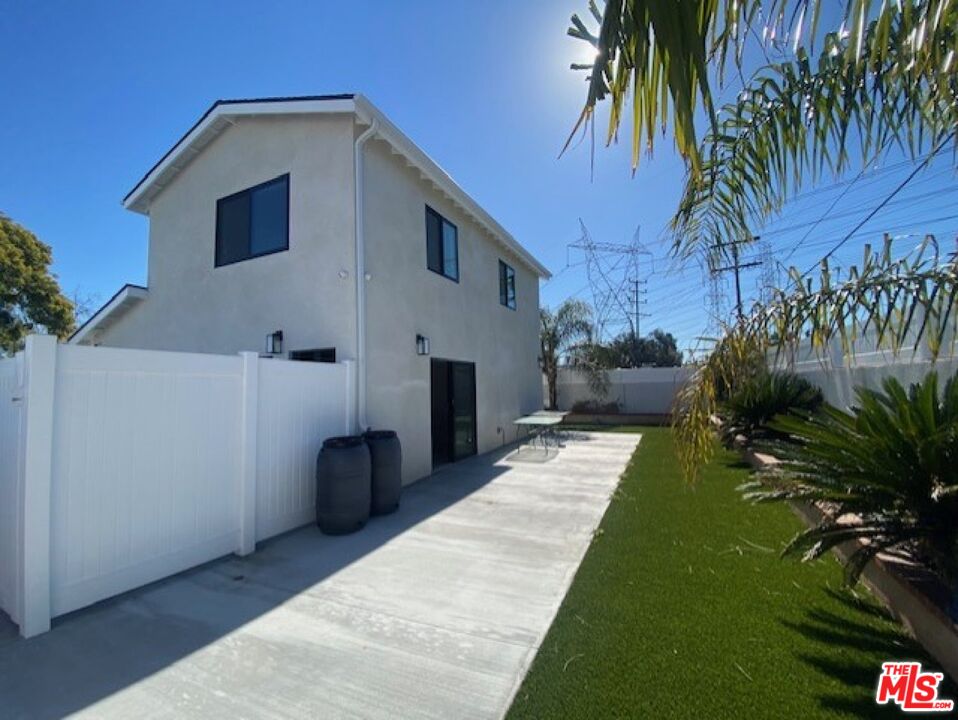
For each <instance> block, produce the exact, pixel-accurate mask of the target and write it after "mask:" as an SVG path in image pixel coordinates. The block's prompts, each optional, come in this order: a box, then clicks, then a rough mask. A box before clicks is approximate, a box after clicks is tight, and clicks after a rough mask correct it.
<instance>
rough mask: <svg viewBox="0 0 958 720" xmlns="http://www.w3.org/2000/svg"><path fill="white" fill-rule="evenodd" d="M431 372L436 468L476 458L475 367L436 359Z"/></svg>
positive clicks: (470, 364) (433, 443)
mask: <svg viewBox="0 0 958 720" xmlns="http://www.w3.org/2000/svg"><path fill="white" fill-rule="evenodd" d="M430 370H431V385H432V461H433V465H440V464H442V463H446V462H452V461H454V460H461V459H462V458H464V457H468V456H469V455H475V454H476V366H475V364H473V363H467V362H453V361H451V360H433V361H432V363H431V368H430Z"/></svg>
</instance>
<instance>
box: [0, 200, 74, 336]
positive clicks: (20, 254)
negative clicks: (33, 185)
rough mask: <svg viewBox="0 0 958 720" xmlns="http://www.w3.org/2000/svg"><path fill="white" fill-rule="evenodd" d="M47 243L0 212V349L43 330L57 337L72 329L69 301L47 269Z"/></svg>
mask: <svg viewBox="0 0 958 720" xmlns="http://www.w3.org/2000/svg"><path fill="white" fill-rule="evenodd" d="M51 262H53V254H52V252H51V250H50V246H49V245H45V244H44V243H42V242H40V241H39V240H38V239H37V237H36V236H35V235H34V234H33V233H31V232H30V231H29V230H27V229H26V228H24V227H23V226H22V225H18V224H17V223H15V222H14V221H13V220H11V219H10V218H8V217H6V216H5V215H3V214H0V350H2V351H3V352H5V353H14V352H16V351H17V350H19V349H20V348H22V347H23V340H24V338H25V337H26V336H27V335H28V334H29V333H30V332H34V331H37V330H45V331H46V332H48V333H51V334H53V335H56V336H57V337H59V338H61V339H62V338H66V337H68V336H69V335H70V333H71V332H73V329H74V318H73V304H72V303H71V302H70V301H69V300H68V299H67V298H66V297H65V296H64V295H63V293H62V292H61V291H60V285H59V284H58V283H57V279H56V276H55V275H53V274H52V273H51V272H50V263H51Z"/></svg>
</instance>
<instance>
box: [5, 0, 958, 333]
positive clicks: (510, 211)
mask: <svg viewBox="0 0 958 720" xmlns="http://www.w3.org/2000/svg"><path fill="white" fill-rule="evenodd" d="M585 7H586V2H585V1H584V0H571V1H568V2H564V1H562V0H560V1H558V2H556V1H555V0H551V1H550V0H522V2H506V1H498V0H497V1H493V0H484V1H483V2H453V3H450V2H432V1H426V0H409V1H408V2H402V3H398V2H349V3H343V2H318V1H317V2H306V3H295V2H285V1H279V2H269V3H264V2H241V1H231V2H219V1H216V2H212V1H200V2H172V1H164V2H160V3H149V4H147V3H106V2H84V3H76V2H54V3H48V2H27V1H22V2H21V1H19V0H13V1H12V2H11V0H7V2H6V3H4V10H3V13H2V14H0V38H2V42H0V97H3V102H4V111H3V112H2V113H0V157H2V158H3V169H2V172H0V211H2V212H4V213H6V214H7V215H9V216H10V217H12V218H14V219H15V220H17V221H18V222H20V223H22V224H24V225H25V226H27V227H28V228H30V229H31V230H32V231H34V232H35V233H36V234H37V235H38V236H39V237H40V238H41V239H43V240H44V241H45V242H47V243H48V244H50V245H52V246H53V250H54V256H55V270H56V272H57V273H58V274H59V277H60V280H61V284H62V285H63V287H64V289H65V290H66V291H67V292H68V293H70V292H73V291H74V290H75V289H77V288H79V289H81V290H82V291H83V292H84V293H87V294H90V293H92V294H95V295H97V296H98V297H99V299H100V300H101V301H102V300H106V299H107V298H109V296H110V295H111V294H112V293H113V292H114V291H115V290H116V289H118V288H119V287H120V286H121V285H122V284H123V283H124V282H144V280H145V277H146V244H147V228H148V223H147V219H146V218H145V217H142V216H139V215H136V214H133V213H130V212H128V211H126V210H124V209H123V208H122V207H121V205H120V199H121V198H122V197H123V195H124V194H125V193H126V192H127V191H128V190H129V189H130V188H131V187H132V186H133V185H134V184H135V182H136V181H137V180H138V179H139V178H140V177H141V176H142V174H143V173H144V172H145V171H146V170H147V169H148V168H149V167H150V166H151V165H152V164H153V163H154V162H155V161H156V160H157V159H158V158H159V157H160V156H161V155H162V154H163V153H164V152H165V151H166V150H167V149H168V148H169V147H170V146H171V145H172V144H173V143H174V142H175V141H176V140H177V139H178V138H179V136H180V135H181V134H182V133H183V132H184V131H185V130H186V129H188V128H189V127H190V126H191V125H192V123H193V122H195V121H196V119H197V118H198V117H199V116H200V115H201V114H202V113H203V112H204V111H205V110H206V108H207V107H208V106H209V105H210V104H211V103H212V102H213V101H215V100H216V99H218V98H235V97H258V96H269V95H296V94H317V93H336V92H361V93H363V94H365V95H366V96H367V97H369V98H370V100H372V102H374V103H375V104H376V105H377V106H379V107H380V109H382V110H383V111H384V112H385V113H386V114H387V115H388V116H389V117H390V118H391V119H392V120H393V121H394V122H395V123H396V124H397V125H399V127H401V128H402V129H403V130H404V131H405V132H406V133H407V134H408V135H409V136H410V137H411V138H412V139H413V140H414V141H416V142H417V143H418V144H419V145H420V146H421V147H422V148H423V149H424V150H425V151H426V152H427V153H429V154H430V155H431V156H432V157H433V158H434V159H435V160H436V161H437V162H438V163H439V164H440V165H442V166H443V167H444V168H445V169H446V170H447V171H448V172H449V173H450V174H451V175H452V176H453V177H454V178H455V179H456V180H457V181H458V182H459V183H460V184H461V185H462V186H463V187H464V188H465V189H466V190H467V192H469V193H470V194H471V195H473V197H475V198H476V200H477V201H479V202H480V204H482V205H483V206H484V207H485V208H486V209H487V210H488V211H489V212H490V213H491V214H492V215H493V216H494V217H496V218H497V219H498V220H499V221H500V222H501V223H502V224H503V225H504V226H505V227H506V228H508V229H509V230H510V231H511V232H512V233H513V235H515V236H516V237H517V238H518V239H519V240H520V241H521V242H522V243H523V244H524V245H526V246H527V247H528V248H529V249H530V250H531V251H532V252H533V253H534V254H535V255H536V256H537V257H538V258H539V259H541V260H542V261H543V262H544V263H545V264H546V265H547V266H548V267H550V268H551V269H552V270H553V272H555V273H556V274H557V277H556V279H555V280H553V281H552V282H550V283H548V284H546V285H544V286H543V290H542V301H543V303H544V304H549V305H554V304H556V303H558V302H560V301H561V300H562V299H563V298H565V297H567V296H569V295H573V294H575V295H577V296H579V297H582V298H584V299H587V300H588V299H590V293H589V283H588V278H587V277H586V275H585V268H584V267H583V266H581V265H575V263H576V262H577V260H581V255H579V256H576V254H575V253H572V254H571V255H570V254H569V253H568V252H567V248H566V245H567V244H568V243H569V242H573V241H575V240H576V239H578V236H579V225H578V219H579V218H580V217H581V218H582V219H583V220H584V221H585V223H586V225H587V226H588V228H589V230H590V232H591V233H592V235H593V237H594V238H595V239H596V240H601V241H605V242H617V243H624V242H628V241H629V240H630V239H631V237H632V234H633V232H634V230H635V228H636V226H638V225H640V224H641V226H642V239H643V241H644V242H645V243H646V244H648V245H649V246H650V247H651V248H652V249H653V250H654V252H656V254H657V255H659V256H660V257H662V256H664V248H663V247H662V246H661V245H659V244H657V243H656V238H657V237H658V236H659V234H660V231H661V229H662V227H663V226H664V224H665V223H666V221H667V220H668V218H669V217H670V214H671V211H672V210H674V208H675V206H676V202H677V199H678V196H679V192H680V188H681V182H682V177H683V168H682V165H681V163H680V162H679V161H678V159H677V158H676V157H675V156H674V154H673V153H672V150H671V140H670V139H668V138H666V139H664V141H663V142H662V143H660V145H659V147H658V148H657V150H656V155H655V157H654V159H652V160H645V161H643V165H642V166H641V168H640V170H639V172H638V173H637V174H636V175H635V177H633V176H632V174H631V173H630V170H629V165H628V149H627V147H626V146H625V145H624V144H623V145H621V146H617V147H613V148H611V149H608V150H607V149H603V148H600V149H598V150H597V152H596V156H595V175H594V179H592V180H590V170H589V150H588V143H587V142H586V143H583V144H582V145H580V146H579V147H577V148H575V149H574V150H572V151H571V152H569V153H567V154H566V155H565V156H563V157H562V158H561V159H560V158H558V157H557V156H558V153H559V150H560V149H561V147H562V145H563V143H564V141H565V139H566V137H567V135H568V133H569V131H570V129H571V127H572V125H573V124H574V121H575V119H576V117H577V115H578V112H579V110H580V108H581V104H582V101H583V99H584V92H585V84H584V80H583V77H582V75H581V74H579V73H574V72H572V71H570V70H569V67H568V66H569V63H570V62H573V61H582V59H583V48H582V47H580V45H581V43H578V42H576V41H575V40H572V39H571V38H568V37H566V35H565V31H566V28H567V27H568V19H569V16H570V15H571V13H572V12H576V11H578V12H583V11H584V10H585ZM894 175H895V173H894V172H892V171H889V172H886V173H884V175H882V176H877V177H876V178H875V181H874V182H873V183H872V184H871V185H870V186H869V187H868V188H867V189H868V193H869V194H867V195H863V199H862V200H861V201H860V202H859V201H856V200H855V194H854V193H853V194H851V195H850V197H847V198H843V203H842V204H843V206H844V205H848V206H849V207H850V208H851V209H852V210H853V211H854V209H855V207H856V206H857V205H858V204H861V206H862V207H864V203H867V202H870V201H872V200H873V199H874V198H876V197H879V196H880V193H881V192H883V191H884V190H885V189H886V188H887V187H889V183H891V182H892V180H893V179H894V177H893V176H894ZM940 182H947V188H946V189H947V192H950V193H953V192H954V177H953V175H948V176H947V178H946V179H945V180H940ZM929 183H930V184H928V185H927V186H926V187H924V192H925V193H926V194H925V195H923V196H922V197H924V198H925V200H924V202H926V203H927V209H928V217H945V216H948V215H949V214H950V213H948V212H946V210H947V208H946V205H947V204H948V203H951V204H953V203H954V201H955V200H958V197H956V196H954V195H953V194H952V195H945V194H943V193H944V192H945V190H942V188H943V187H945V186H943V185H941V184H936V183H935V182H932V180H929ZM930 188H931V189H932V192H929V189H930ZM919 189H920V188H919ZM919 189H916V193H917V192H918V190H919ZM935 190H937V192H935ZM836 192H838V190H836ZM856 192H858V190H857V189H856ZM903 199H907V198H903ZM915 202H916V203H917V202H919V201H917V200H916V201H915ZM827 203H828V195H827V193H826V194H822V193H819V195H817V196H814V197H813V198H812V199H809V200H808V201H807V202H806V203H805V204H806V205H807V206H808V207H803V206H802V203H801V202H799V203H797V204H796V206H795V207H794V208H790V209H789V212H788V213H787V214H786V216H784V217H783V218H782V220H781V221H779V227H780V228H784V230H783V231H781V232H778V233H777V234H775V233H772V234H771V235H769V237H770V238H773V237H774V238H775V242H774V247H773V248H772V251H773V252H774V253H775V254H776V255H777V256H778V257H783V256H784V255H787V253H788V248H789V243H790V242H794V241H796V240H797V238H800V237H801V236H802V235H803V234H804V231H803V230H802V228H801V227H799V228H795V227H792V226H795V225H800V224H801V223H802V222H803V219H806V220H807V219H808V218H811V220H814V219H816V217H817V216H816V215H815V213H816V211H817V208H820V207H822V206H823V205H826V204H827ZM919 207H924V206H916V205H915V204H912V203H909V204H907V206H904V207H899V208H898V210H899V212H901V211H910V212H906V215H907V218H906V219H905V222H906V224H907V222H911V221H912V220H914V219H915V211H916V210H917V209H918V208H919ZM936 213H937V214H936ZM879 219H880V218H879ZM893 219H894V220H896V221H897V219H898V218H895V217H891V218H889V221H890V220H893ZM840 220H841V221H842V222H844V220H843V219H842V218H838V219H833V218H829V220H828V222H826V223H823V224H822V225H820V226H818V227H817V228H816V236H815V238H813V243H808V244H814V242H817V243H818V244H823V243H827V242H828V241H829V240H830V238H831V236H830V235H829V233H831V234H832V235H835V234H837V233H840V232H841V230H842V227H844V226H841V227H840V222H839V221H840ZM854 221H855V218H854V217H851V216H849V217H848V220H847V223H852V222H854ZM847 223H846V224H847ZM886 224H888V223H886ZM833 226H834V227H833ZM877 227H878V226H876V228H877ZM916 227H917V226H916ZM935 227H936V228H939V229H938V231H939V232H942V233H945V232H949V231H950V230H951V229H952V228H958V221H956V220H954V219H948V220H942V221H940V222H939V223H938V224H937V225H935ZM867 229H868V228H866V230H867ZM771 230H774V225H773V227H772V228H770V232H771ZM875 232H876V233H878V232H879V231H878V230H877V229H876V230H875ZM902 232H903V234H907V233H906V232H905V231H902ZM819 235H821V236H822V238H823V239H821V240H819V239H818V237H819ZM807 240H808V239H806V242H807ZM903 242H908V239H907V238H904V239H903ZM823 247H824V245H823ZM860 247H861V243H860V242H858V241H857V240H856V242H853V243H850V244H849V247H848V248H847V250H848V251H849V252H851V251H852V250H853V249H854V253H855V254H858V253H860ZM949 249H950V248H949ZM815 252H818V250H817V249H816V248H815V247H812V248H811V249H809V248H807V247H805V248H802V250H801V252H800V253H798V254H796V255H795V256H794V257H792V258H790V262H795V261H796V260H797V261H802V260H805V259H809V258H811V259H812V260H814V257H813V255H814V253H815ZM568 260H571V261H572V263H573V266H572V267H566V265H567V261H568ZM666 266H667V263H666V262H664V260H661V259H660V260H658V261H657V262H656V265H655V269H656V272H655V273H654V274H649V275H646V277H647V279H648V280H649V284H648V285H647V288H648V291H649V294H648V296H647V299H648V301H649V302H648V304H647V305H646V306H645V307H644V308H643V309H644V310H645V311H646V312H648V313H649V314H650V317H648V318H643V328H649V329H651V328H652V327H657V326H658V327H663V328H665V329H667V330H673V331H674V332H676V333H677V334H678V335H679V336H680V338H681V340H682V344H683V345H686V344H689V343H691V342H693V340H694V337H695V336H696V335H698V334H699V333H700V332H701V330H702V329H703V327H704V325H705V322H706V320H705V305H706V302H705V298H706V295H707V291H706V287H705V284H704V283H703V281H702V278H701V275H700V273H699V271H698V270H697V269H690V270H688V271H686V272H683V273H679V274H666V273H664V272H663V270H664V269H665V268H666ZM753 275H754V277H747V278H746V281H745V286H746V289H747V292H752V290H753V289H754V285H755V281H756V279H757V278H758V275H757V274H755V273H753Z"/></svg>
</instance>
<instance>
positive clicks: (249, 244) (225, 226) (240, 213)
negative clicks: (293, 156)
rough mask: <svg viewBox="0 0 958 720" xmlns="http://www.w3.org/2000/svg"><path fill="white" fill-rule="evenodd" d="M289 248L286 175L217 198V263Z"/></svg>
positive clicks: (236, 260) (244, 258)
mask: <svg viewBox="0 0 958 720" xmlns="http://www.w3.org/2000/svg"><path fill="white" fill-rule="evenodd" d="M288 249H289V175H281V176H280V177H278V178H274V179H273V180H270V181H268V182H264V183H262V184H261V185H257V186H255V187H251V188H248V189H246V190H242V191H241V192H238V193H235V194H233V195H230V196H228V197H225V198H220V199H219V200H217V201H216V266H217V267H219V266H220V265H230V264H231V263H235V262H239V261H240V260H248V259H250V258H254V257H259V256H260V255H269V254H270V253H274V252H280V251H282V250H288Z"/></svg>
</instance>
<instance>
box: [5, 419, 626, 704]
mask: <svg viewBox="0 0 958 720" xmlns="http://www.w3.org/2000/svg"><path fill="white" fill-rule="evenodd" d="M638 442H639V436H637V435H624V434H622V435H618V434H611V433H576V434H575V435H574V436H573V437H572V438H570V439H569V440H568V441H567V443H566V446H565V447H564V448H562V449H561V450H560V451H559V453H558V455H557V456H556V457H554V458H551V459H549V460H548V462H542V463H535V462H526V461H523V460H522V459H521V458H519V459H517V458H513V457H510V454H509V453H510V452H511V450H509V451H506V450H503V451H500V452H497V453H491V454H488V455H484V456H480V457H476V458H472V459H470V460H467V461H464V462H461V463H457V464H455V465H451V466H448V467H445V468H443V469H441V470H440V471H439V472H437V473H435V474H434V475H433V476H431V477H430V478H428V479H426V480H423V481H421V482H419V483H416V484H415V485H413V486H411V487H409V488H407V490H406V492H405V494H404V496H403V503H402V507H401V508H400V510H399V512H397V513H395V514H393V515H390V516H387V517H384V518H374V519H373V520H372V521H370V523H369V525H368V526H367V527H366V528H365V529H364V530H363V531H362V532H360V533H357V534H354V535H349V536H343V537H327V536H324V535H322V534H320V533H319V531H318V530H317V529H315V528H313V527H309V528H302V529H300V530H297V531H295V532H293V533H291V534H289V535H286V536H283V537H280V538H277V539H275V540H272V541H269V542H267V543H263V544H261V546H260V548H259V550H258V551H257V552H256V553H255V554H254V555H251V556H249V557H247V558H235V557H232V558H226V559H223V560H219V561H216V562H214V563H211V564H209V565H206V566H204V567H202V568H198V569H195V570H192V571H190V572H187V573H183V574H181V575H178V576H176V577H173V578H169V579H167V580H164V581H161V582H158V583H155V584H153V585H151V586H148V587H145V588H141V589H139V590H136V591H134V592H131V593H128V594H126V595H123V596H121V597H119V598H115V599H113V600H111V601H107V602H104V603H101V604H99V605H96V606H94V607H92V608H88V609H86V610H82V611H79V612H77V613H74V614H72V615H70V616H67V617H65V618H62V619H61V620H59V621H57V622H56V623H55V624H54V628H53V630H52V631H51V632H49V633H47V634H45V635H41V636H38V637H35V638H32V639H30V640H21V639H19V638H17V637H16V636H15V635H14V634H13V633H11V632H10V630H9V627H7V628H4V627H3V626H2V624H0V714H2V716H3V717H4V718H41V719H45V718H59V717H64V716H72V715H75V716H77V717H89V718H130V717H136V718H138V719H146V718H183V717H186V718H224V719H225V718H231V719H232V718H319V717H321V718H443V719H445V718H499V717H501V716H502V715H503V714H504V713H505V711H506V710H507V709H508V707H509V703H510V701H511V698H512V695H513V693H514V692H515V690H516V689H517V688H518V685H519V683H520V682H521V680H522V677H523V676H524V674H525V671H526V669H527V668H528V666H529V664H530V662H531V661H532V658H533V657H534V655H535V652H536V650H537V649H538V647H539V645H540V643H541V642H542V640H543V638H544V636H545V633H546V631H547V630H548V628H549V625H550V623H551V622H552V619H553V617H554V616H555V613H556V611H557V610H558V607H559V604H560V603H561V601H562V598H563V597H564V595H565V592H566V590H567V589H568V586H569V584H570V583H571V580H572V577H573V576H574V574H575V571H576V569H577V568H578V566H579V563H580V561H581V559H582V556H583V555H584V553H585V551H586V549H587V548H588V545H589V542H590V540H591V537H592V533H593V531H594V530H595V528H596V526H597V525H598V523H599V521H600V520H601V518H602V515H603V513H604V512H605V509H606V506H607V505H608V502H609V498H610V496H611V493H612V492H613V490H614V488H615V486H616V484H617V482H618V478H619V477H620V475H621V473H622V472H623V470H624V468H625V466H626V464H627V462H628V460H629V458H630V456H631V455H632V452H633V450H634V449H635V446H636V445H637V443H638Z"/></svg>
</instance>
